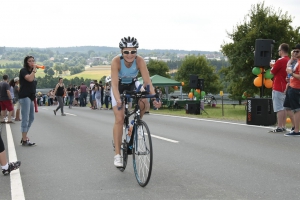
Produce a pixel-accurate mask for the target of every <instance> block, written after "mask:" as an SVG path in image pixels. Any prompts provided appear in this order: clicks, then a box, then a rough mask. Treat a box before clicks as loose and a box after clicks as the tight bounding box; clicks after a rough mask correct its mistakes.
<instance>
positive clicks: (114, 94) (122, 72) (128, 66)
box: [111, 36, 161, 167]
mask: <svg viewBox="0 0 300 200" xmlns="http://www.w3.org/2000/svg"><path fill="white" fill-rule="evenodd" d="M119 47H120V49H121V54H119V55H117V56H116V57H114V58H113V59H112V62H111V100H112V107H113V111H114V115H115V123H114V127H113V138H114V144H115V156H114V165H115V166H116V167H122V166H123V163H122V158H121V155H120V148H121V143H122V133H123V123H124V106H123V107H122V101H121V98H120V93H122V92H123V91H124V90H128V91H132V90H133V89H134V87H135V81H134V80H135V78H136V76H137V75H138V72H139V71H140V72H141V75H142V78H143V80H144V86H146V85H150V94H155V91H154V88H153V86H152V83H151V80H150V76H149V72H148V69H147V65H146V62H145V61H144V59H143V58H142V57H141V56H139V55H137V48H138V47H139V43H138V41H137V39H136V38H134V37H129V36H128V37H127V38H126V37H124V38H122V39H121V41H120V43H119ZM148 103H149V102H148V101H147V99H141V100H140V102H139V106H140V109H141V117H142V116H143V115H144V113H145V106H146V105H147V104H148ZM153 105H154V106H155V107H156V108H160V106H161V101H159V102H157V101H156V99H153ZM121 107H122V109H120V108H121Z"/></svg>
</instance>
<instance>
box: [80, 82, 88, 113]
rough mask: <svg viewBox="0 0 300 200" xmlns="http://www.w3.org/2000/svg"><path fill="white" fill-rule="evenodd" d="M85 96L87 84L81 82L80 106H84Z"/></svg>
mask: <svg viewBox="0 0 300 200" xmlns="http://www.w3.org/2000/svg"><path fill="white" fill-rule="evenodd" d="M86 97H87V86H86V85H85V83H81V86H80V107H85V106H86V104H87V102H86Z"/></svg>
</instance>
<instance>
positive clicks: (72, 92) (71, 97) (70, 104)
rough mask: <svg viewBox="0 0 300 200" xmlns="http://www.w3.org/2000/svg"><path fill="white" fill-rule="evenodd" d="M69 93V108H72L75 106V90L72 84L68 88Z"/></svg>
mask: <svg viewBox="0 0 300 200" xmlns="http://www.w3.org/2000/svg"><path fill="white" fill-rule="evenodd" d="M67 93H68V97H69V108H72V106H73V100H74V93H75V88H74V87H73V86H72V84H70V85H69V87H68V88H67Z"/></svg>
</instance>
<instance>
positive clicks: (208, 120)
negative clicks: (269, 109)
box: [151, 113, 272, 129]
mask: <svg viewBox="0 0 300 200" xmlns="http://www.w3.org/2000/svg"><path fill="white" fill-rule="evenodd" d="M151 115H160V116H165V117H174V118H181V119H191V120H198V121H206V122H218V123H223V124H234V125H239V126H253V127H259V128H266V129H270V128H272V127H270V126H256V125H249V124H240V123H235V122H224V121H218V120H211V119H200V118H192V117H182V116H174V115H163V114H152V113H151Z"/></svg>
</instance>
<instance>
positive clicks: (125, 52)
mask: <svg viewBox="0 0 300 200" xmlns="http://www.w3.org/2000/svg"><path fill="white" fill-rule="evenodd" d="M136 52H137V51H123V53H124V54H129V53H130V54H136Z"/></svg>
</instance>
